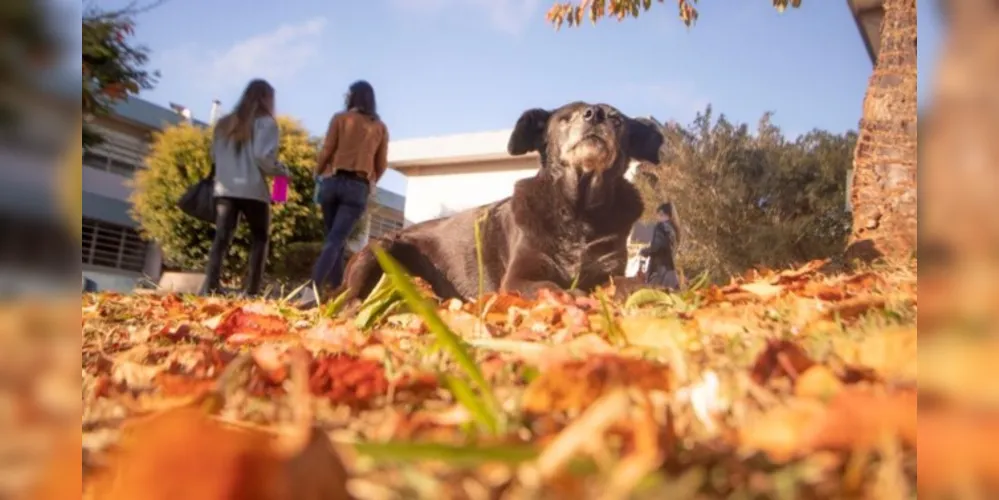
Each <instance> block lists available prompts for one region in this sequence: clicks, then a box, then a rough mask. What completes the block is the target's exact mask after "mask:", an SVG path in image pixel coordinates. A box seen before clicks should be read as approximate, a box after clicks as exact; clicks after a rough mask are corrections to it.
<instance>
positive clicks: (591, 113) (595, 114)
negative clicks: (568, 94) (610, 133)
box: [583, 106, 604, 123]
mask: <svg viewBox="0 0 999 500" xmlns="http://www.w3.org/2000/svg"><path fill="white" fill-rule="evenodd" d="M603 119H604V111H603V110H602V109H600V107H599V106H590V107H588V108H586V109H584V110H583V120H584V121H586V122H587V123H600V122H601V121H603Z"/></svg>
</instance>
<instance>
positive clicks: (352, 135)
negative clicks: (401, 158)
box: [312, 80, 389, 291]
mask: <svg viewBox="0 0 999 500" xmlns="http://www.w3.org/2000/svg"><path fill="white" fill-rule="evenodd" d="M345 108H346V109H345V110H344V111H342V112H340V113H337V114H336V115H334V116H333V119H332V120H330V125H329V130H327V132H326V139H325V141H324V142H323V148H322V150H321V151H320V153H319V159H318V161H317V162H316V176H317V177H318V178H319V179H320V183H319V196H318V198H319V205H320V207H322V213H323V228H324V230H325V232H326V239H325V241H324V242H323V250H322V253H321V254H320V255H319V259H318V260H317V261H316V265H315V267H314V268H313V270H312V282H313V283H314V284H315V286H316V288H318V289H319V290H326V291H328V290H332V289H334V288H336V287H338V286H340V283H341V282H342V281H343V272H344V262H343V260H344V259H343V257H344V247H345V246H346V243H347V238H348V237H349V236H350V232H351V230H352V229H353V228H354V226H355V225H356V224H357V222H358V221H359V220H360V219H361V216H362V215H363V214H364V210H365V208H366V206H367V203H368V196H369V195H370V193H371V191H372V190H374V189H375V185H376V184H378V180H379V179H381V177H382V175H384V174H385V170H386V169H387V168H388V142H389V135H388V128H387V127H386V126H385V124H384V123H383V122H382V121H381V119H380V118H379V117H378V113H377V111H376V106H375V91H374V88H372V86H371V84H369V83H368V82H366V81H364V80H359V81H357V82H354V84H353V85H351V86H350V90H349V92H348V93H347V96H346V103H345Z"/></svg>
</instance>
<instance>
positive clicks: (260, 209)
mask: <svg viewBox="0 0 999 500" xmlns="http://www.w3.org/2000/svg"><path fill="white" fill-rule="evenodd" d="M215 210H216V215H215V240H214V241H213V242H212V249H211V251H210V252H209V253H208V268H207V269H206V270H205V284H204V286H203V287H202V293H217V292H219V291H220V289H219V280H220V279H221V278H222V262H223V261H224V260H225V254H226V252H227V251H228V250H229V244H230V243H231V242H232V237H233V234H235V232H236V224H237V223H238V222H239V214H243V218H244V219H246V223H247V224H249V225H250V261H249V263H248V266H247V268H248V269H247V271H246V279H245V280H244V281H243V288H244V291H245V292H246V293H247V294H248V295H256V294H258V293H260V287H261V285H262V284H263V279H264V264H266V263H267V241H268V236H267V233H268V229H269V227H270V224H271V207H270V205H269V204H267V203H265V202H262V201H257V200H247V199H241V198H223V197H219V198H215Z"/></svg>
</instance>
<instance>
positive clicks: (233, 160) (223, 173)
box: [201, 80, 290, 296]
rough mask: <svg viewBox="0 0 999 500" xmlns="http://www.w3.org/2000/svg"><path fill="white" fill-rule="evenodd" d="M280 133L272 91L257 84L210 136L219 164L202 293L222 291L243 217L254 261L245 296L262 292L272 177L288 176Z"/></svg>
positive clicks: (247, 279) (216, 163)
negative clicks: (227, 262)
mask: <svg viewBox="0 0 999 500" xmlns="http://www.w3.org/2000/svg"><path fill="white" fill-rule="evenodd" d="M279 139H280V137H279V132H278V124H277V120H275V118H274V87H272V86H271V85H270V84H269V83H267V82H266V81H264V80H253V81H252V82H250V84H249V85H248V86H247V87H246V90H244V91H243V95H242V97H241V98H240V99H239V103H238V104H237V105H236V109H235V110H233V112H232V113H230V114H228V115H226V116H224V117H222V119H221V120H219V122H218V124H217V125H216V126H215V135H214V137H213V138H212V159H213V161H214V162H215V190H214V194H215V211H216V212H215V213H216V215H215V239H214V241H213V242H212V249H211V250H210V251H209V253H208V265H207V267H206V269H205V282H204V285H203V286H202V290H201V292H202V294H206V295H207V294H212V293H219V292H220V291H221V289H220V287H219V280H220V279H221V276H222V262H223V260H224V259H225V254H226V251H227V250H228V249H229V244H230V243H231V242H232V237H233V234H234V233H235V232H236V224H237V223H238V222H239V215H240V214H243V218H244V219H245V220H246V223H247V224H249V226H250V259H249V263H248V266H247V267H248V269H247V272H246V279H245V280H244V281H243V288H244V293H245V294H247V295H250V296H253V295H257V294H259V293H260V288H261V286H262V285H263V278H264V264H266V262H267V245H268V239H269V235H268V232H269V229H270V217H271V209H270V199H271V197H270V187H269V184H268V182H267V178H268V177H274V176H277V175H285V176H287V175H290V172H289V171H288V168H287V167H285V166H284V165H283V164H281V163H280V162H279V161H278V159H277V155H278V148H279V147H280V144H279Z"/></svg>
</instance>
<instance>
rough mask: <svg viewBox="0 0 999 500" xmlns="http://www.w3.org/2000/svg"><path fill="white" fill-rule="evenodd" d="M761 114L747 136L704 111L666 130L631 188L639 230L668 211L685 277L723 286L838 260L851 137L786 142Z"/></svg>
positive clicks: (844, 232)
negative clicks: (754, 274) (759, 270)
mask: <svg viewBox="0 0 999 500" xmlns="http://www.w3.org/2000/svg"><path fill="white" fill-rule="evenodd" d="M770 118H771V116H770V114H769V113H768V114H764V115H763V117H761V119H760V120H759V122H758V124H757V126H756V130H755V133H754V131H752V130H751V129H750V127H749V125H747V124H738V123H732V122H730V121H729V120H728V119H726V118H725V116H724V115H722V116H719V117H717V118H716V117H715V116H714V114H713V111H712V109H711V107H710V106H708V107H707V108H706V109H705V110H704V111H703V112H701V113H698V115H697V117H696V118H695V120H694V122H693V123H692V124H691V125H689V126H687V127H680V126H678V125H670V126H668V127H667V128H666V140H667V147H666V148H664V151H665V152H666V156H665V158H664V159H663V162H662V163H661V164H659V165H653V164H643V165H641V166H640V167H639V169H638V172H637V175H636V176H635V185H636V187H637V188H638V190H639V192H640V193H641V194H642V198H643V200H644V202H645V206H646V213H645V214H644V216H643V219H644V220H645V221H652V220H654V210H655V207H657V206H658V205H659V204H660V203H662V202H665V201H671V202H673V204H674V206H675V207H676V208H677V212H678V215H679V222H680V231H681V244H680V247H679V252H678V258H679V263H680V266H681V268H682V269H684V271H685V272H686V274H688V275H693V274H698V273H700V272H702V271H710V272H711V274H712V277H713V278H715V279H726V278H727V277H728V276H730V275H732V274H739V273H741V272H742V271H743V270H745V269H747V268H751V267H760V266H763V267H771V268H773V267H782V266H787V265H791V264H793V263H796V262H803V261H808V260H811V259H815V258H820V257H825V256H828V255H831V254H836V253H842V252H843V249H844V248H845V246H846V241H847V236H848V235H849V225H850V215H849V213H847V212H846V211H845V209H844V206H843V201H844V199H845V194H846V193H845V190H846V172H847V170H848V169H849V167H850V163H851V158H852V155H853V148H854V144H855V143H856V134H854V133H852V132H850V133H847V134H842V135H839V134H832V133H829V132H826V131H821V130H813V131H812V132H809V133H807V134H805V135H803V136H801V137H798V138H797V139H796V140H793V141H790V140H787V139H786V138H785V137H784V135H783V133H782V132H781V130H780V128H778V127H777V126H775V125H774V124H773V123H771V121H770Z"/></svg>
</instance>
